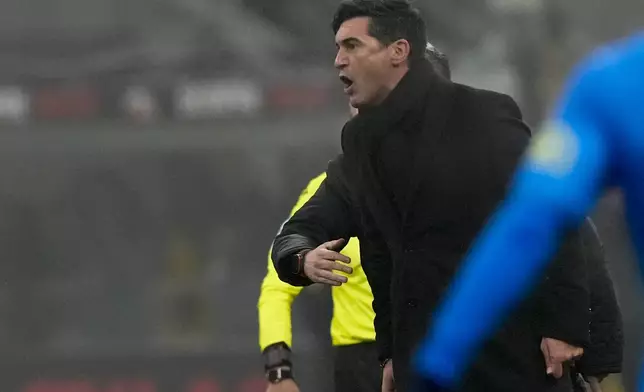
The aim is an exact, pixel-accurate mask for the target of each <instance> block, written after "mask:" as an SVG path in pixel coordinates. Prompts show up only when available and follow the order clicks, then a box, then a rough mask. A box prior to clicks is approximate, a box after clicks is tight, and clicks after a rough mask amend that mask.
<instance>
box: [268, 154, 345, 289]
mask: <svg viewBox="0 0 644 392" xmlns="http://www.w3.org/2000/svg"><path fill="white" fill-rule="evenodd" d="M330 167H331V165H330ZM327 175H328V177H327V178H326V179H325V180H324V181H322V183H321V184H320V187H319V188H318V190H317V191H316V192H315V194H314V195H313V196H312V197H311V198H310V199H309V200H308V201H307V202H306V203H305V204H304V205H303V206H302V207H301V208H300V209H299V210H298V211H297V212H296V213H295V214H294V215H293V216H292V217H291V218H290V219H289V220H287V221H286V222H285V223H284V225H283V226H282V229H281V230H280V232H279V233H278V234H277V237H275V241H274V242H273V251H272V259H273V263H274V266H275V270H276V271H277V274H278V276H279V278H280V279H281V280H282V281H284V282H286V283H289V284H291V285H294V286H307V285H310V284H311V283H312V282H311V280H310V279H308V278H306V277H303V276H300V275H297V274H295V273H294V272H293V271H295V263H296V260H295V257H294V256H295V255H296V254H297V253H298V252H301V251H303V250H307V249H314V248H316V247H318V246H319V245H320V244H322V243H324V242H327V241H332V240H336V239H340V238H344V239H346V240H347V241H348V240H349V239H350V238H351V237H357V236H358V232H357V229H356V226H355V225H354V222H353V220H352V214H351V211H352V208H351V203H350V199H349V193H348V192H349V189H348V188H347V187H346V185H345V182H344V181H343V178H338V176H341V173H339V172H337V171H332V170H330V171H329V172H328V174H327Z"/></svg>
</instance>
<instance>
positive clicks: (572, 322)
mask: <svg viewBox="0 0 644 392" xmlns="http://www.w3.org/2000/svg"><path fill="white" fill-rule="evenodd" d="M499 99H500V100H502V101H505V102H504V103H502V104H499V106H502V107H504V108H505V109H504V110H505V111H506V113H507V114H509V115H508V116H507V118H513V119H516V120H515V121H516V122H517V123H519V122H520V123H521V124H522V125H523V128H524V129H525V130H526V132H527V133H528V134H530V133H531V132H530V130H529V129H528V128H527V126H526V125H525V124H523V122H522V115H521V112H520V109H519V108H518V106H517V104H516V103H515V102H514V100H513V99H512V98H510V97H508V96H505V95H501V96H500V98H499ZM538 287H539V288H538V289H537V292H536V299H537V314H536V316H537V326H538V329H539V333H540V335H541V336H542V337H548V338H554V339H558V340H561V341H564V342H566V343H569V344H574V345H577V346H586V344H587V343H588V341H589V332H588V323H589V322H590V314H589V311H588V308H589V306H590V304H589V303H590V298H589V289H588V280H587V271H586V256H585V253H584V249H583V243H582V239H581V234H580V231H579V230H570V231H569V233H568V234H567V235H566V237H565V239H564V240H563V241H562V243H561V246H560V247H559V249H558V251H557V253H556V254H555V256H554V258H553V260H552V262H551V263H550V264H549V266H548V267H547V269H546V272H545V277H544V281H543V283H542V284H541V285H540V286H538Z"/></svg>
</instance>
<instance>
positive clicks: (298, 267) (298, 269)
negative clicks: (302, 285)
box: [293, 249, 313, 277]
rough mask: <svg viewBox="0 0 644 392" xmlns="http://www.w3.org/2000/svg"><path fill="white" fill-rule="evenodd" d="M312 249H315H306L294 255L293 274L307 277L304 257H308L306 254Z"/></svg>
mask: <svg viewBox="0 0 644 392" xmlns="http://www.w3.org/2000/svg"><path fill="white" fill-rule="evenodd" d="M312 250H313V249H304V250H302V251H299V252H297V253H296V254H294V255H293V259H294V260H293V263H294V266H293V275H297V276H302V277H306V275H305V274H304V258H305V257H306V254H307V253H309V252H310V251H312Z"/></svg>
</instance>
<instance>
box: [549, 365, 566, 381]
mask: <svg viewBox="0 0 644 392" xmlns="http://www.w3.org/2000/svg"><path fill="white" fill-rule="evenodd" d="M546 373H548V374H549V375H551V376H553V377H554V378H557V379H559V378H561V376H563V365H562V364H561V363H555V364H553V365H550V366H549V367H548V370H546Z"/></svg>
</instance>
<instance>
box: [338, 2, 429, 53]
mask: <svg viewBox="0 0 644 392" xmlns="http://www.w3.org/2000/svg"><path fill="white" fill-rule="evenodd" d="M359 17H368V18H369V35H371V36H372V37H374V38H376V39H377V40H378V41H379V42H380V43H381V44H383V45H390V44H391V43H393V42H395V41H396V40H399V39H405V40H407V41H408V42H409V45H410V54H409V57H410V58H412V59H413V58H422V57H423V55H424V53H425V45H426V44H427V38H426V37H427V32H426V28H425V21H424V20H423V18H422V16H421V15H420V12H419V11H418V9H416V8H414V7H412V6H411V4H410V2H409V1H408V0H343V1H342V2H341V3H340V5H339V6H338V9H337V10H336V12H335V15H334V16H333V23H332V24H331V27H333V33H334V34H335V33H337V32H338V30H339V29H340V26H341V25H342V23H344V22H346V21H347V20H350V19H353V18H359Z"/></svg>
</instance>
